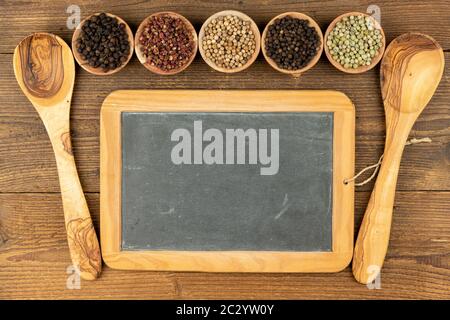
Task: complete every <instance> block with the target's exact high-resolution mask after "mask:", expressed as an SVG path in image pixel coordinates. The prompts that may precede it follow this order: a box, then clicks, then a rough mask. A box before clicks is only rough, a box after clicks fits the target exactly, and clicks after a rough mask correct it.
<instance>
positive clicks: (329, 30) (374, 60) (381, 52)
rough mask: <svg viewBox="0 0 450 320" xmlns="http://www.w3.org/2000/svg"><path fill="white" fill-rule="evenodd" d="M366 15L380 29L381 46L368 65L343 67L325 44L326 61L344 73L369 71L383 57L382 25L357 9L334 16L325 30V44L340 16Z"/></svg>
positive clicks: (384, 37)
mask: <svg viewBox="0 0 450 320" xmlns="http://www.w3.org/2000/svg"><path fill="white" fill-rule="evenodd" d="M358 15H360V16H366V17H369V18H370V19H372V21H373V22H374V26H375V28H376V29H378V30H380V33H381V47H380V49H379V51H378V55H376V56H375V57H374V58H373V59H372V63H371V64H370V65H368V66H360V67H358V68H356V69H346V68H344V67H343V66H342V65H341V64H340V63H339V62H337V61H334V59H333V57H332V56H331V54H330V51H329V49H328V46H327V45H325V49H324V50H325V55H326V56H327V58H328V61H330V63H331V64H332V65H333V66H334V67H335V68H336V69H338V70H340V71H342V72H345V73H349V74H358V73H363V72H366V71H369V70H370V69H372V68H374V67H375V66H376V65H377V64H378V63H379V62H380V60H381V58H382V57H383V54H384V50H385V48H386V35H385V34H384V30H383V27H382V26H381V25H380V24H379V23H378V21H377V20H376V19H375V18H374V17H372V16H371V15H370V14H367V13H363V12H358V11H352V12H347V13H344V14H341V15H340V16H338V17H336V18H335V19H334V20H333V21H332V22H331V23H330V25H329V26H328V28H327V30H326V32H325V36H324V42H325V44H326V42H327V39H328V36H329V34H330V32H331V30H333V28H334V27H335V25H336V23H338V22H339V21H341V20H342V18H344V17H349V16H358Z"/></svg>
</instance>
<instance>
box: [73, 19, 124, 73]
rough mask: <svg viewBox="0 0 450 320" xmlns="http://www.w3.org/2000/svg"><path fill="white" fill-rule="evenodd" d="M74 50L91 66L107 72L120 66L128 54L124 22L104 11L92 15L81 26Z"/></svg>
mask: <svg viewBox="0 0 450 320" xmlns="http://www.w3.org/2000/svg"><path fill="white" fill-rule="evenodd" d="M76 50H77V52H78V53H79V54H80V57H81V59H82V60H84V61H86V62H87V63H88V64H89V66H91V67H92V68H101V69H102V70H103V71H104V72H108V71H110V70H114V69H116V68H118V67H120V66H121V65H122V64H124V63H125V62H126V61H127V60H128V56H129V54H130V42H129V40H128V34H127V31H126V26H125V24H124V23H122V22H119V21H118V20H117V18H115V17H111V16H108V15H107V14H106V13H100V14H97V15H93V16H92V17H90V18H89V19H87V20H86V21H85V22H84V23H83V25H82V26H81V32H80V35H79V37H78V38H77V40H76Z"/></svg>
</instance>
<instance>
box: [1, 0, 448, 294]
mask: <svg viewBox="0 0 450 320" xmlns="http://www.w3.org/2000/svg"><path fill="white" fill-rule="evenodd" d="M70 3H72V2H64V1H50V0H46V1H37V0H31V1H26V2H17V1H12V0H3V1H1V2H0V30H1V32H2V35H1V40H0V74H1V77H0V124H1V125H0V298H50V299H58V298H101V299H105V298H136V299H152V298H158V299H161V298H162V299H173V298H175V299H180V298H181V299H191V298H193V299H202V298H203V299H209V298H224V299H225V298H233V299H235V298H248V299H253V298H260V299H271V298H275V299H300V298H306V299H317V298H335V299H345V298H356V299H361V298H362V299H372V298H393V299H398V298H433V299H434V298H437V299H440V298H447V299H448V298H450V171H449V151H450V145H449V138H450V129H449V120H450V113H449V95H450V79H449V71H448V67H447V68H446V71H445V74H444V77H443V79H442V82H441V84H440V86H439V88H438V90H437V92H436V94H435V95H434V97H433V99H432V100H431V103H430V104H429V106H428V107H427V108H426V109H425V111H424V112H423V114H422V115H421V116H420V118H419V119H418V121H417V123H416V125H415V126H414V128H413V130H412V133H411V137H414V138H424V137H429V138H431V140H432V142H431V143H423V144H417V145H413V146H408V147H406V149H405V154H404V157H403V162H402V166H401V169H400V176H399V180H398V191H397V195H396V201H395V209H394V221H393V226H392V234H391V242H390V247H389V252H388V256H387V259H386V263H385V266H384V269H383V273H382V276H381V289H379V290H375V289H373V290H369V289H368V288H367V287H366V286H363V285H360V284H358V283H356V281H355V280H354V279H353V276H352V273H351V270H350V268H347V269H346V270H344V271H342V272H340V273H336V274H213V273H206V274H202V273H178V272H132V271H119V270H112V269H110V268H108V267H106V266H105V267H104V269H103V273H102V275H101V277H100V278H99V279H98V280H97V281H94V282H87V281H82V282H81V288H80V289H78V290H77V289H67V288H66V281H67V276H68V275H67V274H66V268H67V267H68V266H69V265H70V258H69V251H68V247H67V242H66V234H65V231H64V223H63V211H62V207H61V198H60V194H59V185H58V178H57V173H56V164H55V160H54V157H53V153H52V149H51V145H50V142H49V139H48V138H47V134H46V132H45V129H44V126H43V125H42V123H41V121H40V120H39V118H38V115H37V114H36V112H35V111H34V109H33V108H32V106H31V105H30V103H29V102H28V100H27V99H26V98H25V96H24V95H23V94H22V92H21V91H20V89H19V86H18V85H17V83H16V81H15V78H14V73H13V68H12V53H13V50H14V47H15V46H16V45H17V43H18V42H19V41H20V40H21V39H22V38H23V37H25V36H26V35H28V34H30V33H32V32H36V31H46V32H53V33H56V34H58V35H60V36H62V37H63V38H64V39H65V40H66V41H67V42H69V43H70V39H71V35H72V31H71V30H70V29H68V28H67V26H66V19H67V18H68V16H69V14H68V13H66V9H67V7H68V6H69V4H70ZM370 3H374V4H376V5H377V6H378V7H379V8H380V9H381V23H382V25H383V27H384V29H385V32H386V35H387V40H388V41H390V40H392V39H393V38H394V37H396V36H398V35H400V34H402V33H405V32H408V31H420V32H423V33H427V34H429V35H431V36H433V37H434V38H435V39H436V40H437V41H438V42H439V43H440V44H441V45H442V47H443V48H444V49H445V59H446V64H447V66H448V65H450V29H449V21H450V3H449V2H448V0H443V1H421V0H418V1H416V0H413V1H381V0H379V1H376V2H365V1H356V2H355V1H343V0H341V1H327V2H325V3H324V2H322V1H312V0H311V1H303V2H301V3H300V1H279V0H278V1H243V0H242V1H228V2H227V3H225V2H223V1H195V0H190V1H162V0H155V1H134V0H129V1H101V2H98V1H95V2H94V1H92V4H91V3H90V2H89V1H81V2H79V6H80V9H81V16H82V17H83V16H86V15H88V14H91V13H93V12H98V11H109V12H112V13H115V14H117V15H119V16H121V17H122V18H124V19H125V20H126V21H127V22H129V24H130V25H131V27H132V28H133V29H134V30H136V27H137V26H138V24H139V23H140V21H141V20H142V19H143V18H144V17H145V16H147V15H148V14H150V13H152V12H156V11H161V10H173V11H177V12H179V13H181V14H183V15H185V16H186V17H188V18H189V19H191V20H192V21H193V22H194V24H195V26H196V28H197V30H198V29H199V28H200V25H201V23H202V21H204V20H205V19H206V18H207V17H208V16H209V15H211V14H212V13H214V12H216V11H220V10H223V9H227V8H233V9H237V10H241V11H243V12H245V13H247V14H249V15H250V16H251V17H252V18H254V20H255V21H256V22H257V23H258V25H259V27H260V28H261V30H262V28H263V27H264V24H265V23H266V22H267V21H269V20H270V18H272V17H273V16H275V15H276V14H279V13H281V12H285V11H300V12H305V13H307V14H309V15H311V16H312V17H314V18H315V19H316V20H317V21H318V22H319V24H320V26H321V27H322V30H323V31H325V29H326V27H327V25H328V23H330V22H331V21H332V20H333V18H334V17H336V16H337V15H339V14H341V13H344V12H347V11H362V12H365V11H366V10H367V8H368V6H369V4H370ZM77 72H78V73H77V78H76V84H75V89H74V96H73V101H72V114H71V121H72V137H73V149H74V154H75V159H76V161H77V165H78V169H79V174H80V178H81V183H82V185H83V187H84V191H85V192H86V196H87V200H88V204H89V206H90V209H91V212H92V215H93V218H94V222H95V225H96V227H97V228H98V225H99V114H100V106H101V103H102V101H103V99H104V98H105V97H106V96H107V95H108V94H109V93H110V92H111V91H113V90H117V89H138V88H139V89H156V88H158V89H335V90H341V91H343V92H345V93H346V94H347V95H348V96H349V97H350V98H351V99H352V100H353V102H354V103H355V105H356V117H357V119H356V124H357V125H356V135H357V139H356V170H357V171H358V170H360V169H361V168H363V167H365V166H367V165H370V164H373V163H375V162H376V161H377V159H378V158H379V156H380V155H381V153H382V149H383V144H384V135H385V128H384V113H383V106H382V101H381V97H380V87H379V77H378V68H376V69H374V70H371V71H369V72H367V73H366V74H363V75H345V74H343V73H341V72H339V71H337V70H336V69H334V67H332V66H331V64H330V63H329V62H328V61H327V60H326V58H325V56H323V57H322V59H321V61H320V62H319V63H318V65H317V66H316V67H315V68H314V69H312V70H311V71H309V72H308V73H307V74H305V75H304V76H302V77H301V78H300V79H294V78H292V77H289V76H286V75H283V74H280V73H277V72H275V71H273V70H272V69H271V68H270V66H269V65H268V64H267V63H265V62H264V60H263V58H262V57H261V56H260V57H259V58H258V60H257V61H256V62H255V64H254V65H253V66H252V67H250V68H249V69H248V70H246V71H244V72H241V73H239V74H235V75H229V76H227V75H224V74H221V73H218V72H215V71H213V70H212V69H210V68H209V67H208V66H207V65H206V64H205V63H204V62H203V61H202V60H201V58H200V56H198V57H197V58H196V60H195V61H194V63H193V64H192V65H191V66H190V67H189V68H188V69H187V70H186V71H185V72H183V73H181V74H179V75H176V76H172V77H161V76H156V75H154V74H151V73H150V72H148V71H147V70H146V69H144V68H143V67H142V66H141V65H140V63H139V62H138V60H137V59H136V58H135V57H133V59H132V61H131V62H130V64H129V65H128V66H127V67H126V68H125V69H124V70H123V71H121V72H120V73H118V74H116V75H113V76H109V77H96V76H93V75H90V74H88V73H87V72H85V71H84V70H82V69H81V68H79V67H77ZM372 187H373V184H372V183H370V184H367V185H365V186H364V187H361V188H357V189H356V217H355V227H356V229H355V230H357V228H358V227H359V224H360V222H361V218H362V214H363V212H364V209H365V206H366V204H367V201H368V197H369V195H370V191H371V189H372ZM97 230H98V229H97Z"/></svg>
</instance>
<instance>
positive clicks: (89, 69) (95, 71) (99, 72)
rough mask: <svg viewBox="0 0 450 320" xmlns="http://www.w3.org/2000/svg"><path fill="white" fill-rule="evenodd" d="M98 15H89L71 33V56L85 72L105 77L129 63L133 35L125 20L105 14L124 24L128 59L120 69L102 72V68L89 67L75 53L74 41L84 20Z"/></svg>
mask: <svg viewBox="0 0 450 320" xmlns="http://www.w3.org/2000/svg"><path fill="white" fill-rule="evenodd" d="M99 14H100V13H94V14H92V15H90V16H89V17H87V18H85V19H84V20H83V21H81V22H80V24H79V25H78V26H77V28H76V29H75V31H74V32H73V36H72V52H73V56H74V57H75V60H77V62H78V64H79V65H80V66H81V67H82V68H83V69H84V70H86V71H87V72H90V73H92V74H95V75H99V76H107V75H110V74H113V73H116V72H119V71H120V70H122V69H123V68H124V67H125V66H126V65H127V64H128V62H129V61H130V59H131V57H132V56H133V48H134V45H133V33H132V32H131V29H130V27H129V26H128V24H127V23H126V22H125V20H123V19H122V18H120V17H118V16H116V15H114V14H111V13H106V12H105V14H106V15H107V16H108V17H112V18H116V19H117V20H118V21H119V23H123V24H125V29H126V31H127V35H128V41H129V43H130V53H129V54H128V58H127V61H125V62H124V63H123V64H122V65H121V66H120V67H118V68H116V69H113V70H109V71H107V72H104V71H103V70H102V68H94V67H91V66H90V65H89V63H88V62H87V61H86V60H83V59H81V54H79V53H78V51H77V47H76V41H77V39H78V37H79V35H80V32H81V27H82V26H83V24H84V23H85V22H86V20H88V19H89V18H92V17H93V16H96V15H99Z"/></svg>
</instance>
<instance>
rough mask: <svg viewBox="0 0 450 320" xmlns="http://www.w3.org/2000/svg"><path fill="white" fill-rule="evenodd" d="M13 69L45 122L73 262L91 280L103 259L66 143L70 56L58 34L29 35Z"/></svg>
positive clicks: (17, 51)
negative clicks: (56, 173)
mask: <svg viewBox="0 0 450 320" xmlns="http://www.w3.org/2000/svg"><path fill="white" fill-rule="evenodd" d="M13 65H14V73H15V76H16V79H17V82H18V83H19V86H20V87H21V89H22V91H23V93H24V94H25V96H26V97H27V98H28V99H29V100H30V102H31V104H32V105H33V106H34V108H35V109H36V111H37V113H38V114H39V117H40V118H41V120H42V122H43V123H44V126H45V128H46V131H47V133H48V136H49V138H50V142H51V144H52V147H53V152H54V154H55V158H56V166H57V169H58V177H59V184H60V188H61V196H62V200H63V206H64V220H65V222H66V230H67V240H68V243H69V249H70V255H71V257H72V261H73V264H74V266H75V267H76V268H77V269H78V270H79V272H80V275H81V277H82V278H83V279H87V280H93V279H95V278H97V277H98V275H99V274H100V271H101V263H102V261H101V257H100V247H99V243H98V240H97V235H96V234H95V230H94V226H93V224H92V220H91V216H90V214H89V209H88V207H87V204H86V200H85V197H84V193H83V190H82V188H81V184H80V180H79V178H78V173H77V169H76V166H75V161H74V156H73V152H72V143H71V140H70V126H69V119H70V101H71V98H72V90H73V84H74V80H75V64H74V61H73V57H72V52H71V51H70V48H69V47H68V46H67V44H66V43H65V42H64V41H63V40H62V39H61V38H59V37H58V36H55V35H53V34H49V33H34V34H32V35H30V36H28V37H26V38H25V39H24V40H22V41H21V42H20V43H19V45H18V46H17V47H16V49H15V50H14V60H13Z"/></svg>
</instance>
